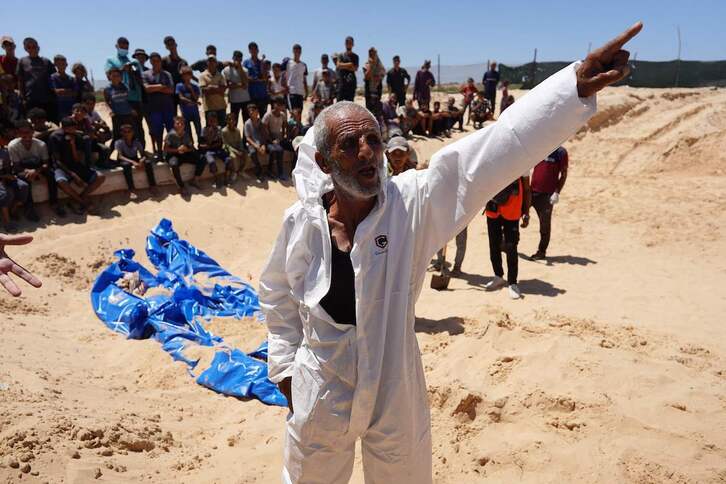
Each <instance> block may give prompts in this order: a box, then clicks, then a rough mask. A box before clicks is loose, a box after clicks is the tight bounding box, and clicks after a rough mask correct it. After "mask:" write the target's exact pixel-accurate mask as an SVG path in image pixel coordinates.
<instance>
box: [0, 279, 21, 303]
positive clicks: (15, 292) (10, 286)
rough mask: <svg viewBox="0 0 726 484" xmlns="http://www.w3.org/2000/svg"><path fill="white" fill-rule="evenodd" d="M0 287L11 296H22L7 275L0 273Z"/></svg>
mask: <svg viewBox="0 0 726 484" xmlns="http://www.w3.org/2000/svg"><path fill="white" fill-rule="evenodd" d="M0 285H2V286H3V287H4V288H5V290H6V291H8V292H9V293H10V295H11V296H14V297H18V296H20V295H21V294H22V292H21V291H20V288H19V287H18V285H17V284H15V282H14V281H13V280H12V279H11V278H10V276H9V275H7V274H3V273H0Z"/></svg>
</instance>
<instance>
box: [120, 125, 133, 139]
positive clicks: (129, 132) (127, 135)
mask: <svg viewBox="0 0 726 484" xmlns="http://www.w3.org/2000/svg"><path fill="white" fill-rule="evenodd" d="M121 136H122V137H123V139H124V140H126V141H131V140H132V139H134V130H133V129H131V128H123V129H122V130H121Z"/></svg>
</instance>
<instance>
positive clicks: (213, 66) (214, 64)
mask: <svg viewBox="0 0 726 484" xmlns="http://www.w3.org/2000/svg"><path fill="white" fill-rule="evenodd" d="M207 69H209V72H211V73H212V74H214V73H215V72H217V61H216V60H214V59H209V61H207Z"/></svg>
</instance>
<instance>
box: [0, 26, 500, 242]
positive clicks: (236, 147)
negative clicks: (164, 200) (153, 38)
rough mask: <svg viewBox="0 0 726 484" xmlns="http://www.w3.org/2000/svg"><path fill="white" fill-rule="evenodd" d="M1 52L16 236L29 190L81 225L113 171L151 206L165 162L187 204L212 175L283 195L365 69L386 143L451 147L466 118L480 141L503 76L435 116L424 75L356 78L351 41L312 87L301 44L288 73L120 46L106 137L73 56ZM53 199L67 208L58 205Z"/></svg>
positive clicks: (124, 42) (240, 60) (323, 61)
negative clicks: (304, 143)
mask: <svg viewBox="0 0 726 484" xmlns="http://www.w3.org/2000/svg"><path fill="white" fill-rule="evenodd" d="M1 42H2V48H3V50H4V51H5V54H4V55H2V56H0V215H1V220H0V222H2V226H3V228H4V230H5V231H14V230H16V229H17V223H16V220H17V219H18V218H19V215H20V214H24V215H25V217H26V218H27V219H28V220H31V221H38V214H37V212H36V210H35V208H34V207H33V200H32V190H31V189H30V185H31V184H32V183H34V182H38V183H45V184H46V185H47V188H48V200H49V202H50V205H51V208H52V210H53V211H54V213H55V214H56V216H58V217H64V216H65V215H66V213H67V212H66V210H67V209H70V210H71V211H73V212H75V213H79V214H81V213H85V212H87V211H93V210H94V203H93V201H92V198H91V195H92V194H93V193H94V192H95V191H96V190H97V189H98V188H99V187H100V186H101V185H102V184H103V183H104V181H105V177H104V174H103V173H104V172H105V170H108V169H111V168H116V167H120V168H121V169H122V170H123V174H124V178H125V181H126V184H127V187H128V189H129V190H130V191H131V192H133V193H135V192H136V189H137V188H136V185H135V182H134V171H135V170H142V171H144V172H145V174H146V180H147V184H148V186H149V188H150V190H151V191H152V192H154V193H155V192H156V190H157V189H156V179H155V175H154V165H155V164H156V163H160V162H165V163H167V164H168V166H169V168H170V169H171V172H172V174H173V177H174V180H175V181H176V184H177V186H178V188H179V190H180V191H181V192H182V193H183V194H184V195H189V193H190V192H189V188H188V186H192V187H196V188H198V187H199V186H200V185H199V183H200V181H199V177H200V176H202V175H203V174H204V172H205V170H208V171H209V172H211V173H212V174H213V175H214V183H215V185H216V186H218V187H219V186H222V185H229V184H232V183H234V182H235V181H236V180H237V179H238V177H239V175H240V174H243V168H244V167H245V165H246V164H247V163H248V162H249V163H250V164H251V165H252V166H253V167H254V175H255V177H256V178H257V179H258V180H260V181H262V180H263V179H265V178H269V179H271V180H282V181H284V180H286V179H287V178H288V176H289V173H286V172H285V170H284V169H283V159H285V158H286V153H290V154H291V155H287V156H288V157H289V158H291V159H292V160H293V161H294V159H295V156H294V152H295V149H296V146H297V144H298V143H299V140H300V139H301V137H302V135H304V134H305V132H306V131H307V130H308V129H309V128H310V127H311V126H312V124H313V123H314V121H315V118H316V117H317V115H318V114H319V113H320V112H321V111H322V110H323V109H325V108H326V107H328V106H330V105H332V104H334V103H335V102H337V101H343V100H347V101H352V100H353V99H354V98H355V95H356V90H357V89H358V87H359V85H358V78H357V72H358V70H359V67H360V68H361V69H362V73H363V76H362V77H363V93H364V98H365V105H366V108H367V109H368V110H369V111H371V112H372V113H373V114H374V116H376V118H377V119H378V120H379V124H380V126H381V131H382V135H383V137H384V139H385V140H390V139H393V138H396V137H403V138H408V137H411V136H412V135H421V136H442V135H443V136H449V135H450V133H451V130H452V129H453V128H455V127H456V126H457V125H458V128H459V129H460V130H463V126H464V118H465V113H466V110H467V109H468V110H469V115H468V119H467V121H466V122H467V124H469V123H474V127H475V128H479V127H481V125H482V123H483V122H484V121H486V120H488V119H491V118H492V116H493V106H494V99H493V96H494V95H495V94H492V93H491V89H494V90H496V88H497V83H498V80H499V78H498V72H496V71H495V70H490V71H488V72H487V73H486V74H485V75H484V79H483V85H484V90H483V91H479V90H478V89H477V86H476V85H475V83H474V81H473V80H472V79H469V81H468V82H467V83H466V84H465V85H463V86H462V87H461V94H462V95H463V98H464V99H463V103H462V104H461V105H460V106H457V105H456V102H455V99H454V98H453V97H451V98H449V99H448V100H447V102H446V103H445V105H444V106H443V107H442V105H441V103H440V102H439V101H435V102H433V103H432V96H431V88H432V87H433V86H434V85H435V83H436V81H435V79H434V76H433V74H432V73H431V71H430V68H431V62H430V61H428V60H427V61H425V62H424V63H423V65H422V66H421V69H420V70H419V71H418V72H417V73H416V75H415V78H414V81H413V86H410V84H412V82H411V76H410V75H409V73H408V72H407V70H406V69H405V68H403V67H401V59H400V57H399V56H394V57H393V59H392V61H393V65H392V67H391V68H390V69H388V70H386V68H385V67H384V65H383V62H382V61H381V59H380V58H379V57H378V53H377V51H376V49H375V48H373V47H371V48H370V49H369V51H368V58H367V59H366V61H365V62H364V63H363V65H362V66H361V62H360V58H359V57H358V54H356V53H355V52H354V51H353V48H354V45H355V44H354V40H353V38H352V37H347V38H346V39H345V43H344V45H345V50H344V51H342V52H339V53H335V54H332V56H328V54H323V55H322V56H321V57H320V67H319V68H317V69H315V70H314V71H313V72H312V82H311V83H308V79H309V71H308V66H307V64H306V63H305V62H304V61H303V60H302V47H301V46H300V45H299V44H295V45H293V46H292V56H291V57H285V58H283V59H282V60H281V61H280V62H272V61H270V60H268V59H266V58H265V56H264V55H260V49H259V46H258V45H257V43H255V42H250V43H249V44H248V46H247V49H248V53H249V55H248V57H247V58H244V55H243V53H242V51H240V50H235V51H234V52H233V53H232V58H231V60H222V59H220V58H218V56H217V49H216V47H215V46H214V45H208V46H207V47H206V49H205V55H204V56H203V57H202V58H201V59H199V60H197V61H194V62H191V63H190V62H188V61H187V60H186V59H184V58H183V57H181V55H180V54H179V51H178V46H177V43H176V40H175V39H174V38H173V37H172V36H167V37H165V38H164V39H163V45H164V47H165V49H166V51H167V52H166V53H165V54H166V55H162V54H161V53H159V52H150V53H148V54H147V52H146V50H144V49H141V48H137V49H135V50H134V51H133V52H132V51H131V50H130V42H129V40H128V39H127V38H125V37H119V38H118V39H117V41H116V45H115V52H114V53H113V54H112V55H111V56H109V57H108V59H107V60H106V62H105V66H104V71H105V75H106V77H107V79H108V85H107V87H105V89H103V91H102V96H99V97H98V101H100V102H103V103H105V105H106V106H107V107H108V110H109V113H110V118H111V122H110V126H109V125H108V124H107V123H106V122H105V121H104V120H103V118H102V116H101V115H100V114H99V113H98V111H97V110H96V103H97V96H96V92H95V90H94V86H93V83H92V82H91V81H90V80H89V78H88V71H87V69H86V67H85V66H84V65H83V64H82V63H80V62H75V63H73V64H72V65H71V66H70V72H68V70H69V64H68V60H67V59H66V57H65V56H63V55H60V54H58V55H55V56H54V57H53V59H52V60H51V59H49V58H46V57H43V56H41V55H40V46H39V44H38V42H37V41H36V40H35V39H33V38H31V37H27V38H25V39H23V42H22V47H23V49H24V50H25V52H26V54H27V55H26V56H24V57H20V58H19V57H17V56H16V44H15V41H14V40H13V39H12V38H11V37H8V36H5V37H2V39H1ZM331 57H332V65H331ZM492 65H493V66H496V64H495V63H494V64H492ZM492 72H494V73H495V74H496V79H495V81H493V80H492V79H494V77H493V76H494V75H493V74H492ZM384 82H385V84H386V86H387V91H388V96H387V99H385V101H384V98H383V96H384V94H383V83H384ZM411 87H412V89H411ZM409 91H412V96H411V95H408V93H409ZM101 99H102V101H101ZM306 101H307V102H308V103H309V104H308V110H307V116H306V117H305V119H303V110H304V107H305V102H306ZM200 107H201V109H200ZM147 133H148V138H149V139H150V141H151V143H150V145H147ZM296 140H297V142H296ZM265 162H266V163H265ZM184 164H190V165H193V166H194V175H193V178H192V179H191V180H188V181H185V180H183V178H182V172H181V166H182V165H184ZM264 165H266V170H263V168H264ZM59 189H60V190H61V191H62V192H64V193H65V194H66V196H67V197H68V200H69V201H68V203H66V204H63V203H61V201H60V200H59V196H58V193H59Z"/></svg>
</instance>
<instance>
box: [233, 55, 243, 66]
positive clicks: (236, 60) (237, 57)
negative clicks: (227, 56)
mask: <svg viewBox="0 0 726 484" xmlns="http://www.w3.org/2000/svg"><path fill="white" fill-rule="evenodd" d="M232 60H233V61H234V63H235V64H241V63H242V56H241V55H236V56H234V57H232Z"/></svg>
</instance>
